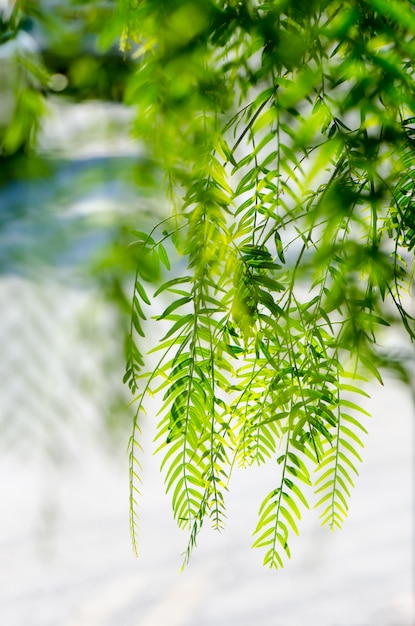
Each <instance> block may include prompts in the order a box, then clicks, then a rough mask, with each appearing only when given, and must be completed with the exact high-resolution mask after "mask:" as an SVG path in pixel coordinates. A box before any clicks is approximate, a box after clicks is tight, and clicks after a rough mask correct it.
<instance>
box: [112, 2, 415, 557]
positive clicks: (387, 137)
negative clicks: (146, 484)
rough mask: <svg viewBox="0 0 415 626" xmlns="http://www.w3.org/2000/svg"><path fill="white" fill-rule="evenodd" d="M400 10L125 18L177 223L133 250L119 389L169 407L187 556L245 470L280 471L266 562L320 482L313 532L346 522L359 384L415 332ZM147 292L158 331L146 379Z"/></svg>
mask: <svg viewBox="0 0 415 626" xmlns="http://www.w3.org/2000/svg"><path fill="white" fill-rule="evenodd" d="M399 6H400V10H399V11H398V12H397V11H396V10H395V9H396V3H384V2H376V3H369V2H361V3H357V4H356V3H355V2H352V1H351V0H350V1H348V2H345V3H335V2H331V1H329V2H327V1H326V2H320V1H317V2H312V3H289V2H272V1H271V2H262V1H259V2H255V3H251V2H233V1H232V2H231V1H229V2H225V1H224V2H218V1H216V0H215V1H214V0H203V1H200V2H198V3H194V2H189V1H188V0H174V2H173V1H171V2H170V1H169V2H164V3H154V2H150V1H149V0H142V1H141V2H131V3H130V5H129V14H130V27H129V29H127V31H125V37H126V38H128V37H129V45H130V46H131V50H132V55H133V57H134V58H135V59H137V74H136V78H135V79H134V80H133V81H132V83H131V86H130V92H129V101H130V102H131V103H133V104H134V105H135V106H137V107H138V115H137V120H136V128H135V131H136V133H137V134H138V135H139V136H140V137H141V139H142V140H143V141H144V143H145V146H146V149H147V151H148V156H149V159H151V160H152V162H154V167H155V168H160V169H161V170H162V171H163V172H164V177H165V190H166V194H167V198H168V200H169V202H170V203H171V205H172V207H171V208H172V213H171V217H170V218H168V219H169V220H170V221H169V228H168V229H165V230H163V229H162V227H159V228H155V230H154V231H153V232H152V233H151V234H150V236H147V235H145V234H143V233H136V234H135V237H136V245H137V246H138V248H139V249H140V250H141V253H142V254H141V258H140V260H139V273H138V274H137V280H136V285H135V288H134V295H133V314H132V330H131V335H130V339H129V342H128V349H127V353H128V360H127V373H126V381H127V382H128V383H129V384H130V387H131V389H132V391H133V393H136V394H137V406H138V412H141V411H142V408H143V407H144V404H145V402H146V397H147V396H148V395H149V394H157V395H158V397H159V398H161V404H162V406H161V409H160V412H159V424H158V434H157V443H158V451H159V453H160V454H161V455H162V470H163V472H164V475H165V480H166V488H167V491H168V492H169V494H171V498H172V504H173V511H174V515H175V517H176V519H177V522H178V524H179V526H180V527H182V528H186V529H187V530H188V532H189V542H188V547H187V550H186V554H185V557H186V559H187V558H188V557H189V555H190V552H191V549H192V547H193V546H194V545H195V542H196V538H197V534H198V532H199V530H200V528H201V526H202V524H203V521H204V519H205V518H206V517H210V519H211V521H212V523H213V525H214V527H216V528H218V529H220V528H222V527H223V525H224V520H225V494H226V490H227V488H228V482H229V478H230V475H231V472H232V470H233V468H234V467H235V466H242V467H248V466H250V465H252V464H262V463H264V462H270V463H274V470H273V471H275V476H276V480H275V488H274V489H273V490H272V491H271V492H270V493H269V494H268V495H266V496H265V499H264V501H263V504H262V505H261V508H260V511H259V521H258V525H257V528H256V530H255V537H256V538H255V543H254V545H255V546H257V547H262V548H263V549H265V563H266V564H267V565H269V566H271V567H280V566H281V565H282V564H283V562H284V561H283V559H284V558H285V557H287V556H288V557H289V555H290V547H289V540H290V533H291V532H294V533H295V534H296V533H297V532H298V530H299V528H298V526H299V520H300V517H301V507H307V506H308V504H307V503H308V496H306V489H307V488H308V487H309V486H310V485H314V487H315V489H316V491H317V496H318V498H317V499H318V503H317V508H318V509H319V510H320V514H321V519H322V523H323V524H326V525H328V526H330V527H331V528H335V527H338V526H341V524H342V523H343V521H344V520H345V518H346V516H347V511H348V499H349V496H350V493H351V487H352V486H353V481H354V476H355V475H356V474H357V472H358V462H360V458H361V448H362V446H363V439H362V433H363V434H364V433H365V425H364V422H365V419H366V411H365V409H364V408H363V407H362V406H361V399H362V391H363V394H364V393H365V391H364V389H363V390H362V385H364V384H365V383H364V381H365V380H368V379H375V380H377V381H379V382H382V378H381V374H380V372H379V369H378V364H379V362H381V361H382V359H381V358H380V357H379V354H380V353H379V344H380V343H381V342H382V340H383V337H384V334H385V333H386V332H387V331H388V328H389V327H390V326H393V325H395V324H396V323H397V322H398V323H403V326H404V328H405V329H406V330H407V331H408V333H409V334H410V335H411V337H412V338H413V337H414V330H413V329H414V327H413V319H412V317H411V316H410V314H409V313H408V306H407V298H408V296H407V295H405V294H406V293H407V292H408V291H410V289H411V286H412V281H413V252H414V247H415V224H414V220H413V213H414V212H413V196H414V194H413V187H414V184H413V183H414V171H415V170H414V159H413V154H414V151H413V131H412V130H411V129H412V126H411V124H412V120H413V119H414V118H415V111H414V110H413V108H414V104H413V93H414V87H415V84H414V70H413V68H414V67H415V63H414V62H415V58H414V51H413V46H412V38H413V34H414V33H413V14H412V10H411V7H410V3H407V2H402V3H400V4H399ZM402 15H405V19H403V18H402ZM124 44H125V45H126V42H124ZM403 170H404V171H403ZM157 238H158V239H157ZM164 244H165V245H164ZM173 248H174V249H175V254H176V253H177V254H178V255H179V258H181V259H182V262H181V263H180V267H178V269H177V272H176V274H175V273H173V275H172V277H170V278H167V279H165V278H164V277H163V278H162V279H160V280H161V281H162V282H161V286H159V288H158V289H157V290H156V293H155V294H154V296H152V295H151V296H150V295H148V294H149V288H147V287H146V290H144V287H143V284H142V281H147V282H149V283H150V282H151V279H152V278H153V277H154V278H155V279H157V280H159V279H158V269H157V271H156V270H155V269H154V268H155V267H156V266H157V268H158V265H159V264H160V262H161V264H162V265H163V266H164V268H165V270H168V269H169V258H170V257H171V256H172V254H173V253H172V252H171V250H172V249H173ZM174 269H175V268H174V267H173V270H174ZM157 280H156V281H155V282H157ZM163 281H164V282H163ZM153 298H155V299H156V302H157V301H160V299H163V302H164V304H163V307H164V311H163V312H162V313H161V314H159V315H158V316H157V320H158V323H159V324H162V325H163V328H164V329H166V330H164V331H163V332H164V336H163V337H162V339H161V340H160V342H159V344H158V345H156V346H155V347H153V348H152V352H153V353H155V354H157V355H159V360H158V361H157V366H156V367H155V368H154V370H152V371H151V372H150V373H148V374H145V373H144V374H143V373H141V368H142V366H143V359H142V357H141V353H140V349H139V346H140V345H141V341H140V340H139V337H140V335H141V334H142V332H144V330H143V329H144V326H143V324H144V312H143V311H144V310H145V306H147V307H148V305H149V303H152V302H153ZM156 323H157V322H156ZM152 328H153V327H152ZM383 362H384V363H385V362H387V360H386V359H383ZM348 379H349V380H348ZM138 426H139V425H138V420H137V419H136V420H135V422H134V432H133V436H132V439H131V446H130V462H131V477H132V478H134V480H135V477H136V476H137V464H138V460H137V458H136V457H137V455H136V454H135V451H136V450H137V449H138V445H139V431H138ZM134 480H132V481H131V485H132V493H133V492H134V490H135V484H136V483H135V482H134ZM131 506H132V511H133V514H132V519H133V520H135V512H136V499H135V497H132V499H131ZM132 527H133V534H134V528H135V526H134V525H133V526H132Z"/></svg>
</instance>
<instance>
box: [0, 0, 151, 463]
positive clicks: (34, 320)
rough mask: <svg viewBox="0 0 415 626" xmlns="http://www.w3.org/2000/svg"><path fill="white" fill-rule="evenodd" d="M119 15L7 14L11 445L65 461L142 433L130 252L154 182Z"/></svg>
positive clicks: (4, 256)
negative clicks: (82, 448) (128, 367)
mask: <svg viewBox="0 0 415 626" xmlns="http://www.w3.org/2000/svg"><path fill="white" fill-rule="evenodd" d="M114 5H115V3H114V2H113V1H103V2H95V1H94V2H85V1H83V2H78V1H75V0H72V1H71V2H60V1H56V0H43V1H40V2H39V1H36V2H34V1H30V0H28V1H25V0H23V1H21V2H13V1H8V2H7V1H4V0H3V1H2V2H1V3H0V281H1V284H0V292H1V294H2V297H1V303H2V319H3V324H2V331H1V333H0V339H1V341H2V344H3V350H2V358H1V360H0V376H1V381H2V382H1V388H0V394H1V397H2V401H1V403H0V429H1V431H0V432H1V433H2V435H1V437H0V448H3V449H4V450H6V449H7V450H9V451H13V452H17V451H19V450H21V451H22V452H23V453H24V454H27V452H29V451H31V452H33V451H34V450H37V451H40V452H41V453H42V454H43V453H44V452H47V454H48V457H49V458H52V459H54V460H55V461H57V460H62V459H64V458H65V454H62V453H59V450H60V451H61V452H62V449H63V447H66V449H67V450H69V449H70V446H69V448H68V446H67V445H66V443H65V442H67V440H68V437H69V439H70V438H71V437H74V433H75V432H76V433H78V434H79V432H80V429H82V431H83V432H82V437H84V436H87V435H88V433H89V435H90V436H91V437H92V438H93V439H94V440H97V439H98V440H99V441H101V443H103V444H104V445H107V444H108V443H109V442H111V441H113V435H114V433H116V432H121V433H123V441H124V446H125V441H126V439H125V437H124V434H125V433H126V432H127V431H128V428H129V427H128V425H127V423H128V420H129V413H128V411H127V410H126V408H125V407H126V404H127V402H128V401H129V397H128V394H127V393H126V392H125V390H124V388H123V385H122V377H123V370H124V354H123V335H124V332H125V330H126V328H127V327H128V324H129V312H130V304H129V299H130V287H131V281H132V280H133V275H134V270H135V264H136V260H137V259H136V258H135V256H134V255H135V254H136V253H135V250H134V247H132V246H129V243H130V242H131V241H132V240H133V236H132V235H131V229H132V228H137V224H138V225H139V226H140V227H145V225H146V223H147V220H148V219H149V216H150V215H151V219H153V218H154V211H155V209H154V207H153V206H152V205H151V204H150V200H149V199H147V198H146V189H148V188H149V187H151V186H152V185H153V183H154V173H153V170H152V168H151V166H150V165H149V164H148V163H147V162H146V160H145V158H144V156H143V155H141V154H140V152H139V149H138V146H137V145H136V144H135V143H134V141H133V140H132V139H131V137H130V126H131V120H132V115H131V112H130V111H129V110H128V109H127V108H126V107H125V106H124V105H123V104H122V102H123V98H124V92H125V89H126V84H127V78H128V76H129V74H130V73H131V71H132V62H131V61H128V60H126V59H124V58H123V55H122V53H121V52H120V51H119V44H118V37H119V31H118V25H117V22H116V19H115V6H114ZM71 433H72V434H71ZM108 435H110V436H108ZM111 445H112V444H111Z"/></svg>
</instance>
